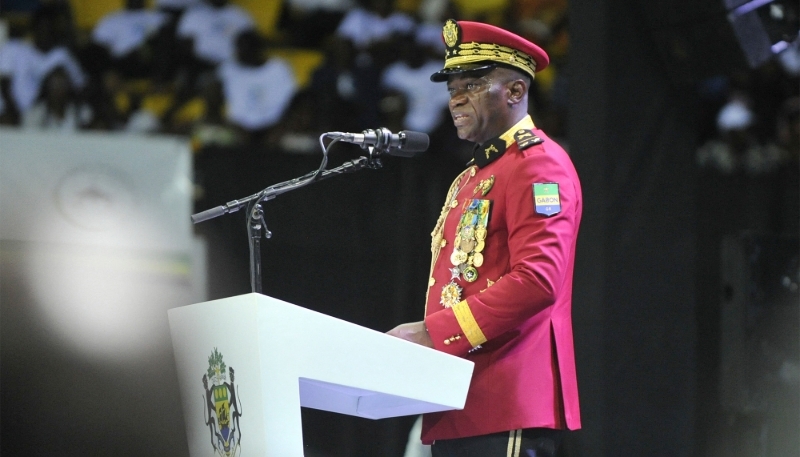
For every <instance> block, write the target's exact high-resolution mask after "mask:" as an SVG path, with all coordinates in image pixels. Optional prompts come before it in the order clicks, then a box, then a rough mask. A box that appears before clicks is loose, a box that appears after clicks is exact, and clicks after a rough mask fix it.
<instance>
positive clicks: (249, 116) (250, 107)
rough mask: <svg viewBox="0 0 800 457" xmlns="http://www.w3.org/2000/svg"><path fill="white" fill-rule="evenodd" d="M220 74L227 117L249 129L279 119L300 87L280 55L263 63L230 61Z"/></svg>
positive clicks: (274, 122) (262, 126)
mask: <svg viewBox="0 0 800 457" xmlns="http://www.w3.org/2000/svg"><path fill="white" fill-rule="evenodd" d="M217 74H218V76H219V79H220V81H222V87H223V91H224V93H225V100H226V101H227V116H228V120H229V121H231V122H233V123H235V124H237V125H239V126H241V127H244V128H246V129H250V130H258V129H262V128H265V127H270V126H272V125H274V124H276V123H278V121H280V120H281V117H282V116H283V114H284V112H285V111H286V109H287V108H288V107H289V103H290V102H291V101H292V97H293V96H294V93H295V91H296V90H297V82H296V80H295V76H294V72H293V71H292V68H291V67H290V66H289V64H288V63H287V62H286V61H285V60H283V59H280V58H272V59H270V60H268V61H267V62H266V63H264V65H261V66H260V67H247V66H243V65H241V64H239V63H238V62H235V61H227V62H225V63H224V64H222V66H220V67H219V69H218V70H217Z"/></svg>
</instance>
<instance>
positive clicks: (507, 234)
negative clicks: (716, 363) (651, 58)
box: [389, 20, 583, 457]
mask: <svg viewBox="0 0 800 457" xmlns="http://www.w3.org/2000/svg"><path fill="white" fill-rule="evenodd" d="M442 35H443V38H444V41H445V44H446V46H447V53H446V59H445V65H444V68H443V69H442V70H440V71H439V72H437V73H435V74H433V75H432V76H431V80H433V81H436V82H444V81H446V82H447V89H448V91H449V92H450V113H451V115H452V117H453V122H454V124H455V126H456V129H457V131H458V136H459V138H461V139H465V140H469V141H472V142H474V143H476V146H475V152H474V158H473V161H472V162H471V163H470V164H469V167H468V168H467V169H466V170H465V171H464V172H463V173H461V175H460V176H458V177H457V178H456V180H455V181H454V182H453V185H452V186H451V188H450V191H449V193H448V195H447V198H446V200H445V205H444V207H443V208H442V213H441V215H440V217H439V221H438V223H437V224H436V227H435V229H434V231H433V233H432V238H433V241H432V245H431V251H432V253H433V260H432V262H431V273H430V279H429V282H428V296H427V302H426V310H425V320H424V321H421V322H414V323H408V324H403V325H400V326H398V327H396V328H395V329H393V330H391V331H390V332H389V334H391V335H394V336H397V337H399V338H403V339H406V340H409V341H413V342H416V343H419V344H422V345H425V346H428V347H432V348H435V349H437V350H439V351H443V352H447V353H449V354H453V355H457V356H461V357H465V358H467V359H469V360H471V361H473V362H474V363H475V369H474V372H473V377H472V381H471V384H470V388H469V393H468V395H467V401H466V405H465V407H464V409H463V410H459V411H446V412H441V413H432V414H426V415H425V416H424V419H423V428H422V441H423V442H424V443H426V444H430V443H433V446H432V452H433V456H434V457H437V456H465V457H472V456H475V457H493V456H498V457H499V456H519V455H525V456H527V455H536V456H537V457H542V456H550V455H555V452H556V449H557V448H558V445H559V443H560V440H561V437H562V433H563V430H575V429H578V428H580V412H579V407H578V389H577V381H576V373H575V357H574V350H573V339H572V316H571V313H572V275H573V268H574V263H575V246H576V240H577V236H578V226H579V224H580V219H581V210H582V202H583V200H582V197H581V187H580V182H579V180H578V175H577V174H576V172H575V168H574V167H573V165H572V162H571V160H570V158H569V156H568V155H567V154H566V152H564V150H563V149H562V148H561V147H560V146H559V145H558V144H556V143H555V142H554V141H552V140H551V139H549V138H548V137H547V136H546V135H545V134H544V133H543V132H542V131H541V130H539V129H537V128H536V127H535V126H534V124H533V120H532V119H531V117H530V116H529V115H528V112H527V107H528V89H529V87H530V84H531V81H532V79H533V77H534V75H535V72H536V71H539V70H542V69H543V68H544V67H546V66H547V64H548V63H549V59H548V57H547V54H546V53H545V52H544V51H543V50H542V49H541V48H539V47H538V46H536V45H535V44H533V43H531V42H529V41H527V40H525V39H523V38H521V37H519V36H517V35H514V34H512V33H510V32H507V31H505V30H503V29H500V28H497V27H494V26H491V25H487V24H481V23H475V22H466V21H461V22H456V21H453V20H449V21H447V23H446V24H445V26H444V30H443V33H442Z"/></svg>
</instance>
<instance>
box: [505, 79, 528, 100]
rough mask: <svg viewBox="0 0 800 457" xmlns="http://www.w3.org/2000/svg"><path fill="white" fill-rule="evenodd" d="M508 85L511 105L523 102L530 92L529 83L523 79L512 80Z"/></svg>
mask: <svg viewBox="0 0 800 457" xmlns="http://www.w3.org/2000/svg"><path fill="white" fill-rule="evenodd" d="M506 87H507V88H508V104H509V105H516V104H517V103H520V102H522V100H523V99H524V98H525V94H526V93H527V92H528V85H527V84H526V83H525V81H523V80H522V79H515V80H513V81H510V82H509V83H508V85H507V86H506Z"/></svg>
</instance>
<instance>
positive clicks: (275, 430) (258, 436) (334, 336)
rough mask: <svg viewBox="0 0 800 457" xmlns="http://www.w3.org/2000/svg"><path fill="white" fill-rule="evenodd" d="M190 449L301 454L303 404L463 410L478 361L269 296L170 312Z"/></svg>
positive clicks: (365, 413) (368, 413) (360, 410)
mask: <svg viewBox="0 0 800 457" xmlns="http://www.w3.org/2000/svg"><path fill="white" fill-rule="evenodd" d="M169 324H170V330H171V333H172V344H173V347H174V349H175V362H176V364H177V371H178V378H179V383H180V389H181V399H182V403H183V411H184V419H185V421H186V433H187V438H188V440H189V452H190V454H191V455H192V457H198V456H205V455H231V456H237V455H241V456H267V457H301V456H302V455H303V438H302V424H301V419H300V407H301V406H306V407H309V408H316V409H322V410H326V411H333V412H338V413H342V414H349V415H353V416H360V417H366V418H370V419H381V418H386V417H396V416H405V415H411V414H420V413H426V412H434V411H444V410H448V409H459V408H463V407H464V402H465V401H466V396H467V389H468V387H469V382H470V379H471V376H472V368H473V364H472V362H469V361H467V360H464V359H461V358H458V357H453V356H451V355H448V354H444V353H442V352H438V351H435V350H433V349H429V348H425V347H422V346H419V345H416V344H413V343H409V342H407V341H403V340H400V339H397V338H394V337H391V336H388V335H385V334H383V333H380V332H377V331H374V330H370V329H367V328H364V327H360V326H358V325H355V324H352V323H349V322H345V321H342V320H340V319H336V318H333V317H330V316H326V315H324V314H320V313H317V312H314V311H310V310H308V309H305V308H301V307H298V306H295V305H292V304H290V303H286V302H283V301H280V300H277V299H275V298H271V297H267V296H264V295H261V294H255V293H252V294H247V295H240V296H237V297H232V298H227V299H223V300H215V301H210V302H205V303H198V304H195V305H191V306H185V307H182V308H176V309H172V310H170V311H169Z"/></svg>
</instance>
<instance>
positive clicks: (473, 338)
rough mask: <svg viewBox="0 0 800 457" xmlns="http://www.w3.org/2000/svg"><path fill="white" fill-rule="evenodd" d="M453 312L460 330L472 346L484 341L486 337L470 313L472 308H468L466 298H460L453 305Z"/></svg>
mask: <svg viewBox="0 0 800 457" xmlns="http://www.w3.org/2000/svg"><path fill="white" fill-rule="evenodd" d="M453 314H455V316H456V320H457V321H458V325H459V326H461V331H463V332H464V336H466V337H467V340H469V344H471V345H472V347H475V346H478V345H480V344H483V343H485V342H486V337H485V336H484V335H483V332H482V331H481V328H480V327H479V326H478V322H477V321H476V320H475V316H473V315H472V310H470V309H469V305H468V304H467V301H466V300H462V301H461V302H459V303H458V304H457V305H455V306H453Z"/></svg>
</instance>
